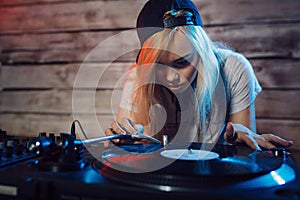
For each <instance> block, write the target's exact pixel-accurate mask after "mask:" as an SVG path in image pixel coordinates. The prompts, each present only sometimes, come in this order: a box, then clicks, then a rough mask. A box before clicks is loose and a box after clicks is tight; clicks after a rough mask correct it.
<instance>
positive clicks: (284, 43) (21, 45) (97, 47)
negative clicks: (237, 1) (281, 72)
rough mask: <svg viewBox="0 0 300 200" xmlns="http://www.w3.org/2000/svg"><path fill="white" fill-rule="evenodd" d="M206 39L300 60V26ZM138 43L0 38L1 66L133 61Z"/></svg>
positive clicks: (212, 32) (111, 35)
mask: <svg viewBox="0 0 300 200" xmlns="http://www.w3.org/2000/svg"><path fill="white" fill-rule="evenodd" d="M207 32H208V35H209V36H210V37H211V38H212V39H213V40H215V41H222V42H224V43H226V44H227V45H229V46H230V47H232V48H234V49H236V50H237V51H238V52H240V53H243V54H244V55H245V56H247V57H249V58H265V57H282V58H300V40H299V39H298V36H299V35H300V26H295V25H289V24H272V25H264V26H262V25H244V26H228V27H218V28H207ZM139 48H140V45H139V41H138V38H137V35H136V32H135V31H134V30H131V31H124V32H116V31H113V32H83V33H57V34H26V35H24V36H19V35H2V36H0V50H1V51H2V53H1V56H0V61H1V62H2V63H7V64H14V63H24V62H25V63H45V62H46V63H47V62H48V63H49V62H75V61H76V62H82V61H84V60H88V61H91V62H97V61H101V62H104V61H106V62H111V61H115V60H123V61H124V60H125V61H134V60H135V59H136V55H137V50H138V49H139ZM120 57H121V58H120Z"/></svg>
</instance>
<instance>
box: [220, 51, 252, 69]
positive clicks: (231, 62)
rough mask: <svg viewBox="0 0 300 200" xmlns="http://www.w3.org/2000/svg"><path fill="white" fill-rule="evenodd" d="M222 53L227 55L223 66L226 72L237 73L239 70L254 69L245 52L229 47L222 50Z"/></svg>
mask: <svg viewBox="0 0 300 200" xmlns="http://www.w3.org/2000/svg"><path fill="white" fill-rule="evenodd" d="M221 54H223V55H225V56H224V57H225V59H224V62H223V66H222V68H223V71H224V73H225V74H227V75H229V74H232V73H233V74H236V73H237V72H246V71H249V70H250V71H251V70H252V65H251V64H250V62H249V61H248V59H247V58H246V57H245V56H244V55H243V54H241V53H238V52H235V51H232V50H229V49H228V50H227V49H224V50H221Z"/></svg>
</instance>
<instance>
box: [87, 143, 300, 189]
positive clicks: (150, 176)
mask: <svg viewBox="0 0 300 200" xmlns="http://www.w3.org/2000/svg"><path fill="white" fill-rule="evenodd" d="M201 146H202V144H199V143H194V144H192V145H191V147H190V148H192V149H193V150H192V151H194V152H195V153H196V152H197V153H199V152H202V153H205V151H202V149H201ZM206 146H207V145H206ZM181 147H182V146H181V145H180V144H173V145H169V146H168V149H164V148H163V147H160V148H158V147H157V146H155V147H153V146H151V145H150V146H149V144H148V145H146V146H144V145H125V146H122V147H121V148H120V147H115V148H111V149H108V150H107V151H105V152H104V153H103V155H102V159H101V160H100V161H95V162H93V164H92V166H93V168H94V169H95V170H96V171H98V172H99V173H101V174H102V175H103V176H105V177H106V178H108V179H111V180H114V181H117V182H121V183H125V184H132V185H137V186H145V187H151V188H155V189H159V190H165V189H166V187H165V186H168V187H167V189H166V190H176V191H178V190H184V191H191V190H199V188H202V189H203V188H206V189H208V188H216V187H222V188H226V187H230V188H232V187H239V188H240V189H241V188H244V189H247V188H249V187H250V188H257V187H260V188H263V187H270V186H276V185H279V184H280V183H278V180H276V178H278V176H279V177H280V178H281V179H282V180H283V181H285V182H290V181H292V180H294V179H295V172H294V171H293V169H291V168H290V167H289V166H287V165H286V164H284V156H276V155H275V154H273V153H272V152H271V151H254V150H252V149H250V148H248V147H245V146H228V145H215V146H214V148H212V151H211V152H210V153H211V154H208V155H210V158H211V159H206V160H201V159H200V160H199V159H191V160H187V159H176V156H175V159H174V157H172V156H170V155H172V154H174V153H178V152H179V154H177V156H178V155H180V153H183V154H184V153H186V154H187V156H186V157H188V153H189V152H188V150H187V149H184V148H181ZM146 149H151V150H150V151H147V150H146ZM200 150H201V151H200ZM140 152H142V153H140ZM179 158H180V156H179ZM182 158H184V157H182ZM163 162H165V163H166V164H167V165H165V166H164V167H162V168H157V169H156V170H152V171H151V170H149V171H145V168H147V167H151V165H153V166H154V165H155V164H157V163H163ZM156 166H157V165H156ZM274 174H276V176H277V177H274ZM163 188H164V189H163Z"/></svg>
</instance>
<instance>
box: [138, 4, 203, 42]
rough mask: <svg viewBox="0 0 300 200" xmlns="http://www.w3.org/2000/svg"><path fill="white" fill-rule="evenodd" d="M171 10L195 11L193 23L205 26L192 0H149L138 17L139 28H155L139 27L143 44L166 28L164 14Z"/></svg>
mask: <svg viewBox="0 0 300 200" xmlns="http://www.w3.org/2000/svg"><path fill="white" fill-rule="evenodd" d="M171 10H189V11H191V12H192V13H193V25H196V26H201V27H203V24H202V20H201V17H200V14H199V11H198V8H197V7H196V6H195V4H194V3H193V2H192V1H191V0H149V1H148V2H147V3H146V4H145V6H144V7H143V9H142V10H141V12H140V14H139V16H138V18H137V28H145V27H155V28H154V29H138V35H139V39H140V42H141V44H143V43H144V41H145V40H146V39H147V38H149V37H150V36H151V35H153V34H155V33H157V32H159V31H161V30H162V29H163V28H165V24H164V20H163V16H164V14H165V13H166V12H168V11H171ZM183 25H184V24H183ZM186 25H188V24H186Z"/></svg>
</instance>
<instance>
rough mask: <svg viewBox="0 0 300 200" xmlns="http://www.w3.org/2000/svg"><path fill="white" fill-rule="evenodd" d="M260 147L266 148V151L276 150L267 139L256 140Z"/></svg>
mask: <svg viewBox="0 0 300 200" xmlns="http://www.w3.org/2000/svg"><path fill="white" fill-rule="evenodd" d="M256 141H257V143H258V144H259V146H261V147H263V148H266V149H273V148H276V147H275V146H274V145H273V144H272V143H270V142H268V141H267V140H266V139H265V138H263V137H259V138H257V139H256Z"/></svg>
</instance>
